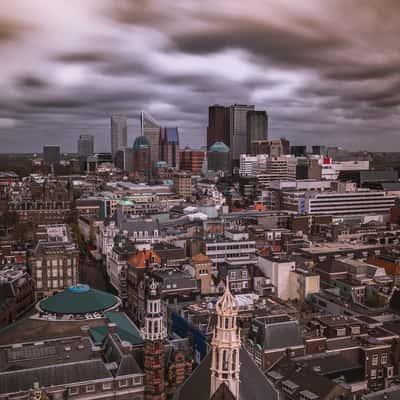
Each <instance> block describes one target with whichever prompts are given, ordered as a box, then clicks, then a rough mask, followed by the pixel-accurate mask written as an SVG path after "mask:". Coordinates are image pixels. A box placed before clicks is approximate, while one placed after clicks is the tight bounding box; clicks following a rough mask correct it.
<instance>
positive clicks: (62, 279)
mask: <svg viewBox="0 0 400 400" xmlns="http://www.w3.org/2000/svg"><path fill="white" fill-rule="evenodd" d="M37 239H38V240H37V243H36V246H35V248H34V250H33V253H32V257H30V259H29V265H30V270H31V273H32V277H33V279H35V282H36V288H35V289H36V297H37V299H40V298H43V297H46V296H49V295H51V294H53V293H54V292H58V291H60V290H63V289H65V288H67V287H69V286H72V285H75V284H77V283H78V282H79V250H78V248H77V246H76V244H75V242H74V241H73V238H72V234H71V232H70V229H69V227H68V225H65V224H60V225H39V226H38V231H37Z"/></svg>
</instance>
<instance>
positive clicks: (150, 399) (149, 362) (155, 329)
mask: <svg viewBox="0 0 400 400" xmlns="http://www.w3.org/2000/svg"><path fill="white" fill-rule="evenodd" d="M144 324H145V325H144V328H143V330H142V333H143V338H144V341H145V342H144V373H145V387H146V400H164V399H165V382H164V370H165V354H164V340H165V339H166V337H167V329H166V327H165V323H164V313H163V309H162V302H161V293H160V288H159V286H158V285H157V283H156V282H155V281H154V279H153V280H152V282H151V283H150V285H149V288H148V294H147V300H146V315H145V319H144Z"/></svg>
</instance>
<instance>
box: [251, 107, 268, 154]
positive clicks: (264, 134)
mask: <svg viewBox="0 0 400 400" xmlns="http://www.w3.org/2000/svg"><path fill="white" fill-rule="evenodd" d="M267 150H268V115H267V112H266V111H248V113H247V154H252V155H254V154H265V153H267Z"/></svg>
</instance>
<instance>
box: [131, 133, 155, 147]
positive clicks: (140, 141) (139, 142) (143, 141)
mask: <svg viewBox="0 0 400 400" xmlns="http://www.w3.org/2000/svg"><path fill="white" fill-rule="evenodd" d="M150 148H151V145H150V142H149V140H148V139H147V137H146V136H138V137H137V138H136V139H135V141H134V142H133V150H142V149H150Z"/></svg>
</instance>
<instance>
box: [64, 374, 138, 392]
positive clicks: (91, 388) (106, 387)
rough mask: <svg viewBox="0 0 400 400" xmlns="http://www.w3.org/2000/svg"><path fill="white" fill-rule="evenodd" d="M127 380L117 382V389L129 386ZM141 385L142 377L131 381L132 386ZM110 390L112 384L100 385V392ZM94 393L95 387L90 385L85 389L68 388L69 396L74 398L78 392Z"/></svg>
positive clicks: (77, 387) (136, 377)
mask: <svg viewBox="0 0 400 400" xmlns="http://www.w3.org/2000/svg"><path fill="white" fill-rule="evenodd" d="M129 381H130V380H129V379H121V380H119V381H118V387H119V388H124V387H127V386H128V385H129ZM141 383H142V377H141V376H135V377H134V378H133V379H132V384H134V385H139V384H141ZM111 389H112V382H104V383H103V384H102V390H104V391H105V390H111ZM95 391H96V385H94V384H92V385H86V386H85V387H79V386H75V387H71V388H69V394H70V395H72V396H74V395H77V394H79V393H80V392H82V393H94V392H95Z"/></svg>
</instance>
